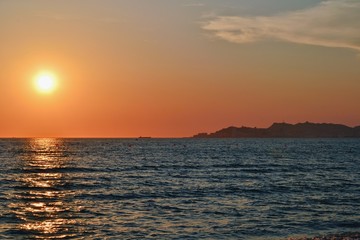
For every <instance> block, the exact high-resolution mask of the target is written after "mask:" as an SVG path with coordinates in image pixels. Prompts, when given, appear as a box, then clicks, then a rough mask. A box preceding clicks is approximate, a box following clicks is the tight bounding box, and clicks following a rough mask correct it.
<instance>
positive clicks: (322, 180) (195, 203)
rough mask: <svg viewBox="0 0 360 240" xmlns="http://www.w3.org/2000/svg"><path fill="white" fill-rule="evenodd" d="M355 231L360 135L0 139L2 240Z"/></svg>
mask: <svg viewBox="0 0 360 240" xmlns="http://www.w3.org/2000/svg"><path fill="white" fill-rule="evenodd" d="M359 229H360V140H359V139H139V140H137V139H93V140H91V139H22V140H21V139H4V140H0V239H51V238H54V239H59V238H64V239H68V238H72V239H132V238H134V239H144V238H154V239H169V238H171V239H174V238H177V239H199V238H209V239H278V238H280V239H281V238H287V237H290V236H301V235H308V236H312V235H318V234H324V233H333V232H351V231H359Z"/></svg>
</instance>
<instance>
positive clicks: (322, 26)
mask: <svg viewBox="0 0 360 240" xmlns="http://www.w3.org/2000/svg"><path fill="white" fill-rule="evenodd" d="M203 29H205V30H209V31H212V32H214V33H215V34H216V36H218V37H220V38H222V39H225V40H227V41H231V42H235V43H248V42H255V41H261V40H267V39H275V40H283V41H289V42H293V43H300V44H312V45H319V46H326V47H342V48H351V49H355V50H358V51H360V1H359V0H328V1H323V2H321V3H320V4H319V5H317V6H315V7H312V8H309V9H305V10H300V11H293V12H287V13H283V14H280V15H276V16H270V17H269V16H257V17H241V16H218V17H215V18H213V19H212V20H210V21H208V22H207V23H205V24H204V26H203Z"/></svg>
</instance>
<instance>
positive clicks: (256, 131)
mask: <svg viewBox="0 0 360 240" xmlns="http://www.w3.org/2000/svg"><path fill="white" fill-rule="evenodd" d="M193 137H194V138H360V126H357V127H354V128H352V127H348V126H345V125H341V124H333V123H310V122H305V123H297V124H289V123H274V124H272V125H271V126H270V127H269V128H250V127H240V128H238V127H228V128H224V129H221V130H219V131H217V132H214V133H210V134H208V133H199V134H197V135H195V136H193Z"/></svg>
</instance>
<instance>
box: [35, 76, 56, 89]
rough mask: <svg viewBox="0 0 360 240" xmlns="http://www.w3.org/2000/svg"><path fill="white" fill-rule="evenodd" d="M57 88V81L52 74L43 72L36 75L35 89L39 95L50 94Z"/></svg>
mask: <svg viewBox="0 0 360 240" xmlns="http://www.w3.org/2000/svg"><path fill="white" fill-rule="evenodd" d="M56 87H57V79H56V76H55V74H53V73H52V72H48V71H44V72H41V73H39V74H38V75H36V77H35V88H36V90H38V91H39V92H40V93H52V92H53V91H55V89H56Z"/></svg>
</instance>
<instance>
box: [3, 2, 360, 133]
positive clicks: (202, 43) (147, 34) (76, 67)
mask: <svg viewBox="0 0 360 240" xmlns="http://www.w3.org/2000/svg"><path fill="white" fill-rule="evenodd" d="M359 29H360V1H358V0H328V1H320V0H301V1H299V0H221V1H220V0H101V1H100V0H52V1H48V0H27V1H22V0H0V40H1V41H0V137H138V136H152V137H188V136H192V135H194V134H196V133H198V132H213V131H216V130H219V129H221V128H225V127H228V126H239V127H240V126H249V127H269V126H270V125H271V124H272V123H273V122H289V123H298V122H305V121H310V122H331V123H341V124H346V125H348V126H358V125H360V111H359V109H360V108H359V107H360V94H359V92H360V31H359ZM42 71H50V72H51V73H53V74H54V75H55V76H56V80H57V88H56V89H55V90H54V91H53V92H52V93H49V94H43V93H41V92H39V91H37V89H36V88H35V87H34V78H35V76H36V75H37V74H39V72H42Z"/></svg>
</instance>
